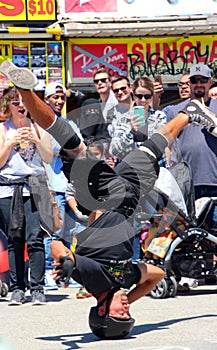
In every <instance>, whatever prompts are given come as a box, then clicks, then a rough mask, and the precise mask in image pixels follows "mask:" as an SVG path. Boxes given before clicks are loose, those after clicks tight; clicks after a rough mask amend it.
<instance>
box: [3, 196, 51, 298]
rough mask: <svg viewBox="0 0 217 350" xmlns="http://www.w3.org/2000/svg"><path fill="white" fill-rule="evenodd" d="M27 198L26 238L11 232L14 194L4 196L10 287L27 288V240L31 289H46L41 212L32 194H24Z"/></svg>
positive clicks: (25, 199) (25, 205)
mask: <svg viewBox="0 0 217 350" xmlns="http://www.w3.org/2000/svg"><path fill="white" fill-rule="evenodd" d="M23 202H24V214H25V218H24V225H23V232H22V234H23V235H22V238H12V237H11V234H9V233H10V232H9V221H10V206H11V197H8V198H0V220H1V222H2V224H3V227H4V232H5V234H6V235H7V237H8V257H9V266H10V290H11V291H13V290H15V289H21V290H23V291H25V288H26V285H25V282H24V280H25V263H24V247H25V242H26V243H27V249H28V255H29V267H30V292H32V291H33V290H43V286H44V272H45V251H44V244H43V232H42V230H41V227H40V220H39V212H38V211H37V209H36V207H35V204H34V201H33V199H32V197H23Z"/></svg>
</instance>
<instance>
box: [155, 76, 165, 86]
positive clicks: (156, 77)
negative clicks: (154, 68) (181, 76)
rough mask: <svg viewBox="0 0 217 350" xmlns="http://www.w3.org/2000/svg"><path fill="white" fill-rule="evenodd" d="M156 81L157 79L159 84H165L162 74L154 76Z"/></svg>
mask: <svg viewBox="0 0 217 350" xmlns="http://www.w3.org/2000/svg"><path fill="white" fill-rule="evenodd" d="M154 81H155V82H156V83H159V84H161V85H163V82H162V77H161V75H158V74H156V75H155V76H154Z"/></svg>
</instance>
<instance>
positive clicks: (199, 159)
mask: <svg viewBox="0 0 217 350" xmlns="http://www.w3.org/2000/svg"><path fill="white" fill-rule="evenodd" d="M188 102H189V100H186V101H183V102H181V103H179V104H178V105H174V106H173V107H171V108H170V109H169V110H168V112H167V119H168V120H171V119H173V118H174V117H175V116H176V115H177V114H178V112H179V111H181V110H182V109H183V108H184V107H185V106H186V105H187V103H188ZM209 111H211V112H213V113H215V114H217V100H215V99H210V104H209ZM174 148H176V150H174ZM177 149H178V152H180V154H181V156H182V157H183V159H184V160H186V161H187V162H188V164H189V165H190V166H191V169H192V173H193V179H194V185H195V186H200V185H207V186H216V180H217V138H216V137H215V136H213V135H211V134H210V133H209V132H208V131H206V129H205V128H204V127H203V126H201V125H199V124H198V123H192V124H189V125H187V126H186V127H185V128H184V129H183V130H182V132H181V133H180V134H179V137H178V140H177V141H176V142H175V147H173V149H172V158H173V160H174V161H176V158H175V156H174V154H177Z"/></svg>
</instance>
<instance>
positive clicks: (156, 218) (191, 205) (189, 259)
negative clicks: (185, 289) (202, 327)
mask: <svg viewBox="0 0 217 350" xmlns="http://www.w3.org/2000/svg"><path fill="white" fill-rule="evenodd" d="M172 171H173V173H174V176H175V177H178V178H179V177H180V179H181V181H180V184H181V186H179V185H178V181H179V179H178V181H176V180H175V177H174V176H173V174H172V173H171V172H170V171H169V170H167V169H164V168H162V169H161V175H160V176H159V179H158V180H157V181H156V184H155V187H154V189H153V190H152V191H151V192H150V193H149V194H148V195H147V196H146V197H145V199H146V201H148V203H149V204H151V205H152V208H153V211H152V213H151V214H148V213H147V212H145V211H143V210H142V211H141V212H140V213H139V214H137V217H139V216H140V220H141V223H143V224H144V222H146V223H147V222H149V223H150V224H149V228H148V229H147V225H146V226H145V227H146V231H143V232H142V238H141V251H142V254H143V257H142V258H143V259H144V260H145V261H146V262H149V263H153V264H155V265H157V266H160V267H161V268H163V269H164V271H165V273H166V276H165V278H164V279H163V280H162V281H161V282H160V283H159V284H158V285H157V286H156V288H155V289H153V290H152V291H151V293H150V295H151V296H152V297H153V298H156V299H158V298H165V297H174V296H175V295H176V293H177V287H178V282H177V281H179V280H180V279H181V277H188V278H194V279H198V280H199V279H204V278H207V277H209V278H212V277H213V278H216V271H214V269H215V267H214V266H213V264H214V261H213V260H211V261H209V259H210V257H213V256H217V230H216V229H215V228H214V229H213V230H212V231H210V230H209V231H208V230H207V225H206V219H207V216H208V214H209V212H210V211H211V209H212V208H213V206H214V205H216V204H217V198H214V197H212V198H203V199H201V200H200V205H197V210H195V201H194V191H193V182H192V176H191V172H190V169H189V167H188V165H187V163H185V162H180V163H179V164H178V167H177V168H176V169H173V170H172ZM186 180H187V181H186ZM167 185H168V186H167ZM180 187H182V188H180ZM147 220H148V221H147Z"/></svg>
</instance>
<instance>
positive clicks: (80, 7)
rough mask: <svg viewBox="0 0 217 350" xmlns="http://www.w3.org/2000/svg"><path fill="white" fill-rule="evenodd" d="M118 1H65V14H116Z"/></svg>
mask: <svg viewBox="0 0 217 350" xmlns="http://www.w3.org/2000/svg"><path fill="white" fill-rule="evenodd" d="M116 11H117V0H74V1H72V0H65V12H66V13H67V12H116Z"/></svg>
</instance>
